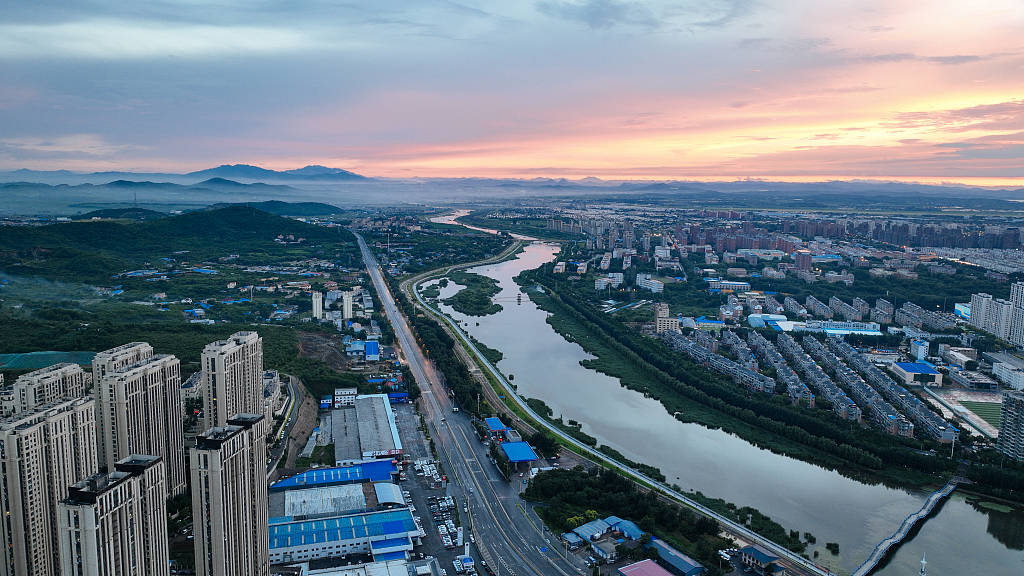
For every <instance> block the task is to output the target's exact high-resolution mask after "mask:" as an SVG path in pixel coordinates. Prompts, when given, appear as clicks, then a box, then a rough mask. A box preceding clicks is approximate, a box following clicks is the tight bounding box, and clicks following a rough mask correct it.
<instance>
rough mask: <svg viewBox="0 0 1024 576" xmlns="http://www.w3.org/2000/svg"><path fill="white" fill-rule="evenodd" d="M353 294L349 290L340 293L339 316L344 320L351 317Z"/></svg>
mask: <svg viewBox="0 0 1024 576" xmlns="http://www.w3.org/2000/svg"><path fill="white" fill-rule="evenodd" d="M353 297H354V295H353V294H352V293H351V292H345V293H344V294H342V295H341V317H342V318H343V319H345V320H351V319H352V299H353Z"/></svg>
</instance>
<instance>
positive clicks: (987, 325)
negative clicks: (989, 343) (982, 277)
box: [971, 282, 1024, 346]
mask: <svg viewBox="0 0 1024 576" xmlns="http://www.w3.org/2000/svg"><path fill="white" fill-rule="evenodd" d="M971 325H972V326H974V327H975V328H978V329H980V330H984V331H986V332H990V333H992V334H994V335H995V336H997V337H999V338H1002V339H1003V340H1006V341H1007V342H1010V343H1012V344H1016V345H1017V346H1024V283H1022V282H1017V283H1014V285H1013V286H1012V287H1011V288H1010V300H1003V299H1001V298H992V296H991V295H989V294H985V293H979V294H972V295H971Z"/></svg>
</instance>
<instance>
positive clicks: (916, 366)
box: [896, 362, 939, 374]
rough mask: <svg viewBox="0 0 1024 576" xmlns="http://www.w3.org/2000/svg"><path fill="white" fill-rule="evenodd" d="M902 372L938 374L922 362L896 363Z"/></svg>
mask: <svg viewBox="0 0 1024 576" xmlns="http://www.w3.org/2000/svg"><path fill="white" fill-rule="evenodd" d="M896 365H897V366H899V367H900V368H901V369H902V370H903V371H904V372H907V373H909V374H938V373H939V372H938V371H937V370H936V369H935V368H932V367H931V366H929V365H928V364H925V363H924V362H897V363H896Z"/></svg>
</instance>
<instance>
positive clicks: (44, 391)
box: [0, 363, 85, 416]
mask: <svg viewBox="0 0 1024 576" xmlns="http://www.w3.org/2000/svg"><path fill="white" fill-rule="evenodd" d="M84 395H85V372H83V371H82V367H81V366H79V365H78V364H69V363H62V364H54V365H53V366H47V367H46V368H40V369H39V370H36V371H34V372H29V373H28V374H23V375H21V376H19V377H18V379H17V380H15V381H14V384H12V385H11V387H10V388H8V389H6V390H4V394H3V395H2V400H0V404H2V406H0V411H2V413H3V416H10V415H12V414H19V413H22V412H27V411H32V410H34V409H35V408H37V407H39V406H43V405H46V404H52V403H54V402H59V401H61V400H72V399H75V398H81V397H82V396H84Z"/></svg>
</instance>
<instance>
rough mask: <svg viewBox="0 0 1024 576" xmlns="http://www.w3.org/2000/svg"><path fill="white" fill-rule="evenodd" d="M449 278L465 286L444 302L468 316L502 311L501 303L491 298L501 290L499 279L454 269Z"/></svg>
mask: <svg viewBox="0 0 1024 576" xmlns="http://www.w3.org/2000/svg"><path fill="white" fill-rule="evenodd" d="M448 278H449V279H450V280H451V281H452V282H455V283H456V284H460V285H462V286H465V288H463V289H461V290H459V291H458V292H456V293H455V294H454V295H453V296H452V297H450V298H446V299H445V300H444V303H445V304H447V305H449V306H451V307H452V308H454V309H455V311H456V312H461V313H462V314H465V315H467V316H489V315H491V314H496V313H498V312H501V305H500V304H495V303H494V302H493V301H492V300H491V298H493V297H494V295H495V294H497V293H498V292H501V288H499V287H498V281H497V280H495V279H494V278H488V277H487V276H481V275H479V274H474V273H472V272H466V271H464V270H454V271H452V272H451V273H450V274H448Z"/></svg>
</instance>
